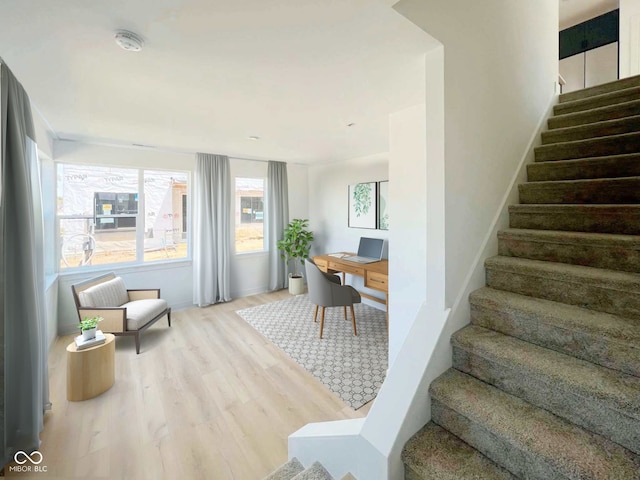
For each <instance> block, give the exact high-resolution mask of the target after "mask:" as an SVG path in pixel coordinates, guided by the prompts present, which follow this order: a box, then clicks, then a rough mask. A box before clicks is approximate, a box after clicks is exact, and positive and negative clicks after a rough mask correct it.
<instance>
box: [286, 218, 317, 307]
mask: <svg viewBox="0 0 640 480" xmlns="http://www.w3.org/2000/svg"><path fill="white" fill-rule="evenodd" d="M308 227H309V220H307V219H306V218H294V219H293V220H291V221H290V222H289V225H287V228H285V229H284V235H283V237H282V240H280V241H279V242H278V250H280V252H281V254H280V256H281V257H282V258H283V259H285V260H286V262H287V264H289V261H290V260H293V272H292V273H290V274H289V293H291V294H292V295H300V294H301V293H303V292H304V280H303V279H302V270H301V269H300V267H301V266H302V264H303V262H304V259H305V258H307V257H308V256H309V251H310V250H311V242H312V241H313V233H312V232H310V231H309V230H308Z"/></svg>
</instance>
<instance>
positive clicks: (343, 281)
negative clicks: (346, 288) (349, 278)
mask: <svg viewBox="0 0 640 480" xmlns="http://www.w3.org/2000/svg"><path fill="white" fill-rule="evenodd" d="M342 284H343V285H346V283H345V277H344V272H342Z"/></svg>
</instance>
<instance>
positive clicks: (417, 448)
mask: <svg viewBox="0 0 640 480" xmlns="http://www.w3.org/2000/svg"><path fill="white" fill-rule="evenodd" d="M402 460H403V462H404V464H405V480H426V479H430V480H515V477H514V476H513V475H511V473H509V472H508V471H507V470H505V469H503V468H502V467H499V466H498V465H496V464H495V463H493V462H492V461H491V460H489V459H488V458H487V457H485V456H484V455H482V454H481V453H480V452H479V451H477V450H476V449H474V448H472V447H470V446H469V445H467V444H466V443H464V442H463V441H462V440H460V439H459V438H458V437H456V436H455V435H453V434H451V433H450V432H448V431H447V430H445V429H444V428H442V427H440V426H438V425H436V424H435V423H433V422H429V423H427V424H426V425H425V426H424V427H423V428H422V429H421V430H420V431H419V432H418V433H416V434H415V435H414V436H413V437H412V438H411V439H410V440H409V441H408V442H407V444H406V445H405V447H404V449H403V451H402Z"/></svg>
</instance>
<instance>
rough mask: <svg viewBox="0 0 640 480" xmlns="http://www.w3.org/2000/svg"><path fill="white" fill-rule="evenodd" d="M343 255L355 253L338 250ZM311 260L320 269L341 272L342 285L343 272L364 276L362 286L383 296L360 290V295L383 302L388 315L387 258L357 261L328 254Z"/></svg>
mask: <svg viewBox="0 0 640 480" xmlns="http://www.w3.org/2000/svg"><path fill="white" fill-rule="evenodd" d="M340 253H342V254H345V255H355V253H347V252H340ZM313 261H314V262H315V264H316V265H317V266H318V268H319V269H320V270H322V271H323V272H326V273H342V284H343V285H344V275H345V273H350V274H351V275H355V276H357V277H362V278H364V286H365V287H367V288H371V289H373V290H378V291H379V292H383V293H384V298H378V297H374V296H373V295H369V294H367V293H363V292H360V295H361V296H363V297H364V298H368V299H369V300H373V301H375V302H380V303H384V304H385V305H386V309H387V317H388V315H389V260H380V261H379V262H372V263H357V262H350V261H349V260H346V259H343V258H338V257H332V256H331V255H329V254H324V255H317V256H315V257H313Z"/></svg>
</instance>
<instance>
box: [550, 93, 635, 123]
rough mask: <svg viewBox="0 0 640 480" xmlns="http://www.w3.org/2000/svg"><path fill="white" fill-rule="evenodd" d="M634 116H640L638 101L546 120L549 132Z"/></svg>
mask: <svg viewBox="0 0 640 480" xmlns="http://www.w3.org/2000/svg"><path fill="white" fill-rule="evenodd" d="M634 115H640V100H633V101H630V102H624V103H619V104H617V105H607V106H606V107H598V108H593V109H591V110H584V111H582V112H576V113H567V114H564V115H556V116H554V117H550V118H549V119H548V120H547V127H548V128H549V129H550V130H553V129H556V128H565V127H575V126H578V125H586V124H589V123H595V122H602V121H606V120H613V119H615V118H624V117H632V116H634Z"/></svg>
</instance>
